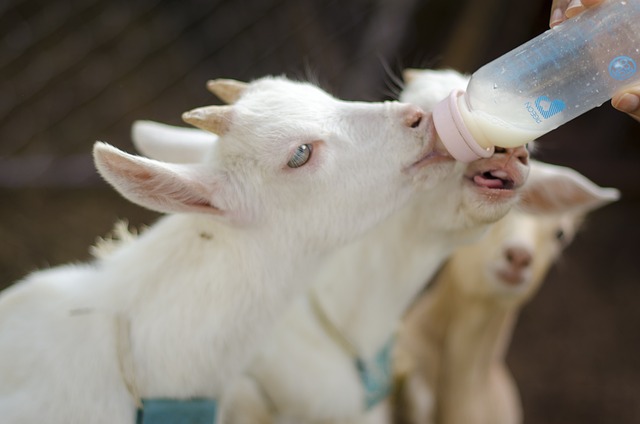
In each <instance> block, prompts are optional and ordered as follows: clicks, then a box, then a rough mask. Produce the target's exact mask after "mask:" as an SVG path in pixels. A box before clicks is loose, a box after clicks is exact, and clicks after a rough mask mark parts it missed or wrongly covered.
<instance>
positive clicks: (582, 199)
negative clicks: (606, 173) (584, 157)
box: [518, 161, 620, 213]
mask: <svg viewBox="0 0 640 424" xmlns="http://www.w3.org/2000/svg"><path fill="white" fill-rule="evenodd" d="M619 198H620V192H619V191H618V190H616V189H615V188H603V187H600V186H598V185H597V184H595V183H593V182H592V181H590V180H589V179H588V178H586V177H585V176H584V175H582V174H580V173H579V172H577V171H574V170H573V169H571V168H567V167H564V166H557V165H550V164H546V163H542V162H537V161H532V162H531V172H530V173H529V178H528V179H527V182H526V183H525V185H524V186H523V187H522V190H521V193H520V201H519V203H518V209H521V210H523V211H525V212H528V213H564V212H571V211H575V212H580V213H586V212H589V211H591V210H593V209H596V208H599V207H601V206H604V205H606V204H608V203H611V202H614V201H616V200H618V199H619Z"/></svg>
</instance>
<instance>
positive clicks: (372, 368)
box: [356, 338, 395, 410]
mask: <svg viewBox="0 0 640 424" xmlns="http://www.w3.org/2000/svg"><path fill="white" fill-rule="evenodd" d="M394 342H395V339H394V338H391V339H390V340H389V341H388V342H387V344H385V345H384V346H383V347H382V349H380V351H379V352H378V353H377V354H376V356H375V357H374V358H373V361H371V362H365V361H364V360H363V359H361V358H356V368H357V369H358V374H359V375H360V380H361V381H362V386H363V387H364V391H365V405H366V408H367V410H369V409H371V408H373V407H374V406H376V405H377V404H378V403H380V402H381V401H382V400H384V399H385V398H386V397H387V396H389V394H390V393H391V386H392V383H393V370H392V363H391V354H392V352H393V345H394Z"/></svg>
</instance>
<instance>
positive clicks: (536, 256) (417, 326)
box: [395, 166, 618, 424]
mask: <svg viewBox="0 0 640 424" xmlns="http://www.w3.org/2000/svg"><path fill="white" fill-rule="evenodd" d="M524 193H525V196H524V198H523V202H522V208H521V209H514V210H512V211H511V212H510V213H509V214H508V215H507V216H506V217H505V218H503V219H502V220H500V221H499V222H498V223H496V224H494V225H493V226H492V227H491V229H490V230H489V232H488V233H487V234H486V235H485V236H484V237H483V238H482V239H481V240H479V241H478V242H476V243H474V244H472V245H468V246H464V247H461V248H460V249H458V250H457V251H456V252H455V253H454V254H453V255H452V257H451V259H450V261H449V262H448V263H447V265H446V266H445V268H444V269H443V270H442V272H441V273H440V274H439V275H438V277H437V278H436V280H435V283H434V287H433V288H432V289H430V291H427V292H426V294H425V295H424V296H423V297H422V298H421V299H420V300H419V301H418V302H417V304H416V305H415V306H414V307H413V308H412V310H411V312H410V313H409V314H408V316H407V318H406V319H405V325H404V327H403V329H402V331H401V332H400V336H399V342H398V346H397V349H398V352H397V354H396V358H397V367H398V368H399V371H398V373H399V374H401V375H403V374H404V375H403V376H402V377H400V378H399V380H400V381H401V383H400V385H399V386H400V388H399V390H398V396H397V402H396V405H395V414H396V422H398V423H403V424H404V423H415V424H418V423H420V424H425V423H438V424H518V423H521V422H522V413H521V406H520V401H519V397H518V393H517V389H516V386H515V383H514V382H513V378H512V376H511V374H510V373H509V371H508V369H507V367H506V364H505V359H504V358H505V354H506V350H507V348H508V345H509V341H510V339H511V333H512V331H513V327H514V324H515V320H516V317H517V314H518V312H519V310H520V308H521V307H522V305H523V304H524V303H525V302H526V301H528V300H529V299H530V298H531V297H532V296H533V295H534V294H535V293H536V291H537V290H538V288H539V286H540V284H541V283H542V281H543V280H544V277H545V276H546V274H547V272H548V270H549V268H550V266H551V265H552V264H553V262H554V261H555V259H556V258H557V257H558V256H559V255H560V253H561V251H562V249H563V248H564V247H565V246H566V245H567V244H568V243H569V242H570V241H571V239H572V238H573V235H574V233H575V231H576V230H577V228H578V227H579V225H580V224H581V222H582V221H583V218H584V216H585V215H586V214H587V213H588V212H589V211H591V210H593V209H595V208H597V207H599V206H602V205H604V204H606V203H609V202H611V201H614V200H616V199H617V198H618V192H617V191H616V190H615V189H602V188H600V187H598V186H597V185H595V184H593V183H592V182H590V181H588V180H587V179H586V178H584V177H582V176H581V175H579V174H577V173H576V172H575V171H572V170H568V169H565V168H561V167H552V166H546V167H545V169H544V172H543V173H540V172H536V167H532V172H531V175H530V177H529V181H528V182H527V183H526V184H525V187H524Z"/></svg>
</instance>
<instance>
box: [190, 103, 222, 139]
mask: <svg viewBox="0 0 640 424" xmlns="http://www.w3.org/2000/svg"><path fill="white" fill-rule="evenodd" d="M231 109H232V107H231V106H205V107H199V108H197V109H193V110H190V111H188V112H185V113H183V114H182V120H183V121H184V122H186V123H188V124H191V125H193V126H194V127H197V128H200V129H202V130H205V131H209V132H212V133H214V134H217V135H223V134H224V133H226V132H227V131H229V124H230V123H231Z"/></svg>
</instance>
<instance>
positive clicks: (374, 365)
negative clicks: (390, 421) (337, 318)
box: [308, 292, 395, 410]
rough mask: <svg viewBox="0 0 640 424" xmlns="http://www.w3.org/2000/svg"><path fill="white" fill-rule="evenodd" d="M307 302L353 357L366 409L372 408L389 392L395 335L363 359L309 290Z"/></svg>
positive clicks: (330, 333)
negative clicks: (373, 355)
mask: <svg viewBox="0 0 640 424" xmlns="http://www.w3.org/2000/svg"><path fill="white" fill-rule="evenodd" d="M308 299H309V302H310V304H311V307H312V309H313V311H314V312H315V314H316V316H317V317H318V319H319V320H320V322H321V323H322V326H323V327H324V329H325V331H327V333H328V334H329V335H331V337H332V338H333V339H334V340H335V341H336V343H337V344H339V345H340V346H342V347H343V348H344V350H345V351H347V352H349V354H350V355H351V356H352V357H353V358H354V364H355V367H356V369H357V370H358V375H359V376H360V381H361V382H362V387H363V388H364V393H365V395H364V397H365V398H364V402H365V408H366V409H367V410H369V409H371V408H373V407H374V406H376V405H377V404H378V403H380V402H381V401H383V400H384V399H385V398H386V397H387V396H389V394H391V387H392V383H393V370H392V364H391V355H392V352H393V346H394V343H395V337H394V336H392V337H391V338H390V339H389V341H388V342H387V343H386V344H385V345H384V346H382V348H381V349H380V350H379V351H378V353H377V354H376V356H375V357H374V358H373V360H371V361H365V360H364V359H363V358H362V355H360V354H359V353H358V351H357V349H356V348H355V347H354V346H353V345H352V344H351V342H350V341H349V340H347V338H346V337H345V336H344V335H343V334H342V333H341V332H340V329H339V328H337V327H336V326H335V325H334V323H333V322H332V321H331V319H330V318H329V317H328V316H327V314H326V312H325V311H324V309H323V308H322V305H321V304H320V301H319V300H318V298H317V296H316V294H315V293H314V292H310V293H309V296H308Z"/></svg>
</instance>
